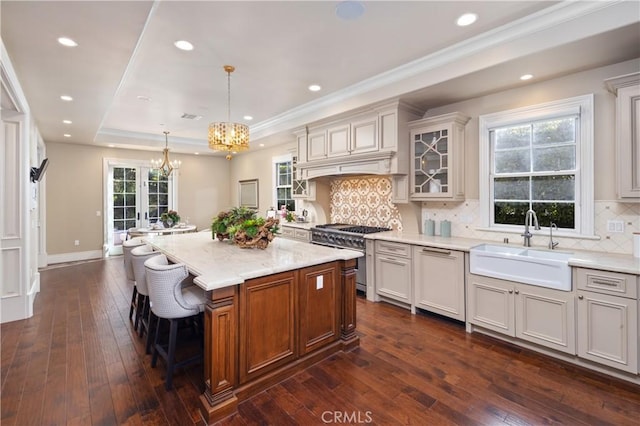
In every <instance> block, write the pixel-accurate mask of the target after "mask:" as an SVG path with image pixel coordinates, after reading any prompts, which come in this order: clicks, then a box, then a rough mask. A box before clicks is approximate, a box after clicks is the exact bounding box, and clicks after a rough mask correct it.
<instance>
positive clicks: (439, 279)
mask: <svg viewBox="0 0 640 426" xmlns="http://www.w3.org/2000/svg"><path fill="white" fill-rule="evenodd" d="M413 277H414V288H415V291H414V293H415V294H414V304H415V306H416V307H417V308H421V309H425V310H427V311H431V312H435V313H437V314H441V315H445V316H448V317H451V318H454V319H457V320H460V321H464V320H465V306H464V253H463V252H459V251H455V250H444V249H439V248H431V247H420V246H413Z"/></svg>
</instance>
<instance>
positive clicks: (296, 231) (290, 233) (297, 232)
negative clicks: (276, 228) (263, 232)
mask: <svg viewBox="0 0 640 426" xmlns="http://www.w3.org/2000/svg"><path fill="white" fill-rule="evenodd" d="M280 236H282V237H285V238H289V239H291V240H298V241H302V242H304V243H308V242H310V241H311V231H310V230H308V229H303V228H296V227H293V226H287V225H282V228H281V231H280Z"/></svg>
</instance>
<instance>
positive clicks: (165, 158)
mask: <svg viewBox="0 0 640 426" xmlns="http://www.w3.org/2000/svg"><path fill="white" fill-rule="evenodd" d="M162 133H164V144H165V145H164V149H163V150H162V158H161V159H160V158H159V159H157V160H151V166H152V167H153V168H154V169H158V171H159V172H160V174H161V175H162V176H163V177H165V178H167V179H168V178H169V176H171V172H173V169H177V168H179V167H180V164H182V161H180V160H173V161H169V132H167V131H165V132H162Z"/></svg>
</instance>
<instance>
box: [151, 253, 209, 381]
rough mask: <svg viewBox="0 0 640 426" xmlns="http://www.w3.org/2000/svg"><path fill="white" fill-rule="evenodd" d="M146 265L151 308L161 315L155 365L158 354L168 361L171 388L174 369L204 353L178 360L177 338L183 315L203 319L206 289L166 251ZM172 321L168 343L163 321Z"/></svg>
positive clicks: (191, 361)
mask: <svg viewBox="0 0 640 426" xmlns="http://www.w3.org/2000/svg"><path fill="white" fill-rule="evenodd" d="M144 266H145V268H146V274H147V284H148V289H149V297H150V298H151V311H152V312H153V313H154V314H155V316H156V317H157V318H158V321H157V324H156V333H155V344H154V350H153V358H152V359H151V367H155V366H156V364H157V362H158V355H160V356H162V358H163V359H164V360H165V361H166V363H167V376H166V380H165V387H166V389H167V390H170V389H171V385H172V381H173V372H174V370H175V369H176V368H179V367H184V366H186V365H188V364H191V363H193V362H195V361H199V360H200V359H202V353H199V354H198V355H196V356H193V357H191V358H189V359H186V360H183V361H180V362H176V342H177V337H178V322H179V320H181V319H186V318H191V319H195V320H199V319H200V313H201V312H204V306H205V304H206V302H207V299H206V297H205V293H204V291H203V290H202V289H201V288H199V287H198V286H196V285H193V284H191V285H184V284H188V283H189V272H188V271H187V267H186V266H185V265H184V264H182V263H174V264H169V262H168V261H167V257H166V256H165V255H163V254H161V255H159V256H155V257H152V258H150V259H148V260H147V261H146V262H145V263H144ZM163 319H164V320H167V321H169V325H170V326H169V341H168V343H167V344H166V349H165V345H164V344H162V343H161V342H160V322H161V320H163Z"/></svg>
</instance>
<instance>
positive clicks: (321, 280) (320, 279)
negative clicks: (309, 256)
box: [316, 275, 324, 290]
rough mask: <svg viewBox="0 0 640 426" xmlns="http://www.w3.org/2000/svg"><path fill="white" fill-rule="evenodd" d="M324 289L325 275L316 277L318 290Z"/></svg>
mask: <svg viewBox="0 0 640 426" xmlns="http://www.w3.org/2000/svg"><path fill="white" fill-rule="evenodd" d="M322 287H324V275H318V276H317V277H316V290H322Z"/></svg>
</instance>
